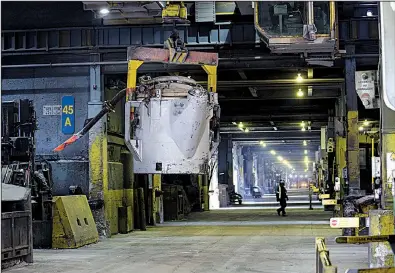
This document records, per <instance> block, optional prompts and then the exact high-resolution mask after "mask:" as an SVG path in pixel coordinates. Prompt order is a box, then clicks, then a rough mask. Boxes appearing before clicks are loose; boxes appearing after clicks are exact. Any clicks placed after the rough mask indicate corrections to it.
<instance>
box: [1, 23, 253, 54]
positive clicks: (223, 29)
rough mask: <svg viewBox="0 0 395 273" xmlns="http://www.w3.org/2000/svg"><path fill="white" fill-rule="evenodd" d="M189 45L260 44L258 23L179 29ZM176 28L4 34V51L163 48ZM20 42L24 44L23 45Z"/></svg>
mask: <svg viewBox="0 0 395 273" xmlns="http://www.w3.org/2000/svg"><path fill="white" fill-rule="evenodd" d="M177 30H178V32H179V34H180V37H181V38H182V39H183V40H184V41H185V42H186V44H187V46H200V47H201V46H215V47H217V46H219V45H237V44H239V45H243V44H245V45H247V44H249V45H255V44H257V43H258V44H259V38H258V36H257V35H256V32H255V28H254V24H229V25H216V24H212V25H210V26H207V25H201V24H192V25H189V26H187V25H185V26H177ZM172 31H173V26H163V25H162V24H158V25H148V26H108V27H79V28H78V27H77V28H58V29H34V30H7V31H2V33H1V36H2V41H3V42H2V52H3V53H5V52H15V53H16V52H23V51H25V52H27V51H30V52H37V51H46V52H49V51H55V52H56V51H59V50H81V49H91V48H93V47H95V48H126V47H129V46H146V47H163V43H164V41H165V40H166V39H167V38H168V37H170V35H171V33H172ZM19 41H20V42H19Z"/></svg>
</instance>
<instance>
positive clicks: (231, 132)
mask: <svg viewBox="0 0 395 273" xmlns="http://www.w3.org/2000/svg"><path fill="white" fill-rule="evenodd" d="M296 132H300V130H279V131H273V130H271V131H269V130H258V131H249V133H296ZM309 132H321V130H310V131H309ZM245 133H246V132H243V131H240V130H238V131H236V130H235V131H221V132H220V134H245Z"/></svg>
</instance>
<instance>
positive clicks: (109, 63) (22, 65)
mask: <svg viewBox="0 0 395 273" xmlns="http://www.w3.org/2000/svg"><path fill="white" fill-rule="evenodd" d="M127 63H128V62H127V61H112V62H85V63H54V64H51V63H49V64H13V65H2V66H1V68H40V67H70V66H91V65H117V64H118V65H119V64H127Z"/></svg>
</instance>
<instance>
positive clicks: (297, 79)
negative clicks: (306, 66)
mask: <svg viewBox="0 0 395 273" xmlns="http://www.w3.org/2000/svg"><path fill="white" fill-rule="evenodd" d="M296 81H297V82H302V81H303V78H302V75H300V73H298V76H297V77H296Z"/></svg>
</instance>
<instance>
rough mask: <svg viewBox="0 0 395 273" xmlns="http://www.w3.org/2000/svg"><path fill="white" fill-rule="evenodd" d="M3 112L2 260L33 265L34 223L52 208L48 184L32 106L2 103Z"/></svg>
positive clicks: (44, 216)
mask: <svg viewBox="0 0 395 273" xmlns="http://www.w3.org/2000/svg"><path fill="white" fill-rule="evenodd" d="M1 111H2V123H1V144H2V145H1V182H2V185H3V186H2V199H1V201H2V202H1V203H2V218H1V221H2V230H1V231H2V234H1V236H2V238H3V239H2V249H1V252H2V256H1V260H2V264H6V265H7V266H10V265H12V262H16V261H18V260H25V261H27V262H33V258H32V255H33V253H32V249H33V235H32V230H33V228H32V219H33V221H34V220H35V219H39V220H43V219H45V218H46V217H47V216H48V215H47V213H48V212H49V213H50V212H51V204H50V203H48V197H50V191H49V188H48V184H47V181H46V179H45V177H44V175H43V173H42V172H39V171H38V170H36V168H35V161H34V131H35V129H36V119H35V112H34V109H33V107H32V102H31V101H29V100H20V101H9V102H2V106H1ZM31 200H32V201H33V203H32V202H31Z"/></svg>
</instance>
